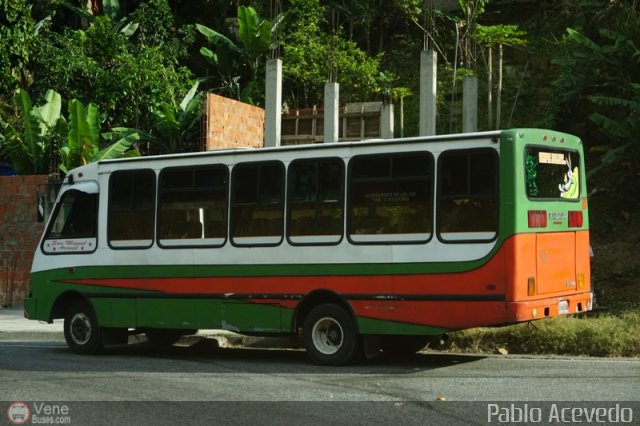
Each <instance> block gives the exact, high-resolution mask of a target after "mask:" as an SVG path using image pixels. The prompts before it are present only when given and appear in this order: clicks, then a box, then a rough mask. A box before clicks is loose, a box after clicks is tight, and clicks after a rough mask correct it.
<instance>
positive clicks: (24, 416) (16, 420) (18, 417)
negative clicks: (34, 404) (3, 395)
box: [7, 401, 31, 425]
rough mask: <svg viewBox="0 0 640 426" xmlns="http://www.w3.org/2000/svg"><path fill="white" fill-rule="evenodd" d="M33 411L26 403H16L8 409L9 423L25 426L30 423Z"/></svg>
mask: <svg viewBox="0 0 640 426" xmlns="http://www.w3.org/2000/svg"><path fill="white" fill-rule="evenodd" d="M30 416H31V410H30V409H29V406H28V405H27V404H26V403H24V402H20V401H17V402H14V403H12V404H11V405H9V408H7V417H8V418H9V422H10V423H11V424H14V425H23V424H25V423H27V422H28V421H29V417H30Z"/></svg>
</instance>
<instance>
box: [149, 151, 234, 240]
mask: <svg viewBox="0 0 640 426" xmlns="http://www.w3.org/2000/svg"><path fill="white" fill-rule="evenodd" d="M209 169H222V170H224V172H225V179H226V183H225V199H226V202H227V205H226V208H225V219H224V223H225V228H226V232H225V237H224V239H223V241H222V242H220V243H216V244H189V242H190V241H193V240H194V239H189V238H184V239H183V240H184V241H185V242H186V243H185V244H175V245H173V244H171V245H166V244H162V240H163V239H162V238H160V218H161V215H160V209H161V201H162V188H161V183H162V174H163V173H165V171H169V172H171V171H176V170H182V171H186V170H190V171H191V172H192V173H194V172H196V171H198V170H209ZM230 176H231V173H230V171H229V167H228V166H227V165H226V164H223V163H217V164H198V165H195V166H172V167H165V168H162V169H161V170H160V171H159V172H158V176H157V183H156V203H155V204H156V213H155V220H156V223H155V237H156V238H155V240H156V242H157V245H158V247H160V248H162V249H168V250H171V249H181V248H182V249H183V248H220V247H224V246H225V244H227V241H229V239H230V236H229V233H230V229H229V214H230V202H231V201H230V198H229V192H230V186H231V185H230V183H231V179H230ZM203 226H204V224H203ZM204 240H206V238H204Z"/></svg>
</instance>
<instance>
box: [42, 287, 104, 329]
mask: <svg viewBox="0 0 640 426" xmlns="http://www.w3.org/2000/svg"><path fill="white" fill-rule="evenodd" d="M78 301H85V302H87V303H88V304H89V305H90V306H91V308H92V309H93V310H94V313H95V309H94V308H93V304H92V303H91V300H89V298H88V297H87V296H85V295H84V294H82V293H80V292H79V291H77V290H69V291H65V292H64V293H62V294H61V295H59V296H58V297H57V298H56V301H55V302H53V306H52V307H51V313H50V314H49V321H50V322H51V321H53V320H54V319H59V318H64V316H65V314H66V312H67V310H68V309H69V307H70V306H71V305H73V304H74V303H76V302H78Z"/></svg>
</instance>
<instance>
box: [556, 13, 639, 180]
mask: <svg viewBox="0 0 640 426" xmlns="http://www.w3.org/2000/svg"><path fill="white" fill-rule="evenodd" d="M638 22H640V19H639V20H638ZM599 36H600V39H601V41H600V42H599V43H598V42H596V41H594V40H592V39H591V38H589V37H587V36H586V35H585V34H583V33H581V32H579V31H576V30H574V29H571V28H569V29H567V34H566V38H565V40H564V43H565V45H566V46H567V50H568V52H567V54H566V55H565V56H564V57H562V58H559V59H558V60H556V61H555V62H556V64H557V65H558V66H559V67H560V72H559V74H558V77H557V78H556V80H555V81H554V82H553V87H554V89H555V97H556V102H557V104H558V105H557V108H560V107H564V108H567V107H568V106H570V105H572V104H574V103H577V102H583V101H585V100H590V101H591V104H590V107H589V108H588V109H587V113H588V117H589V118H590V119H591V121H592V122H594V123H595V124H596V125H597V126H598V129H599V131H600V132H601V133H602V134H603V135H604V136H605V137H606V138H607V143H606V144H607V145H608V147H609V150H608V151H607V152H606V153H605V154H604V155H603V156H602V157H601V159H600V164H599V165H598V166H596V167H594V168H592V169H591V170H590V172H589V176H592V175H594V174H595V173H597V172H598V171H599V170H601V169H602V167H605V166H607V165H610V164H613V163H616V162H618V161H620V159H622V158H623V156H624V153H625V151H626V150H627V148H628V147H630V146H632V144H637V135H638V133H639V132H640V84H639V83H638V81H637V78H638V75H640V48H638V46H636V44H635V43H636V42H637V41H638V40H640V30H638V29H637V28H636V29H632V33H631V34H622V33H620V32H618V31H613V30H609V29H607V28H601V29H600V30H599ZM556 111H557V110H556ZM556 116H557V117H562V114H561V113H560V112H559V111H557V114H556Z"/></svg>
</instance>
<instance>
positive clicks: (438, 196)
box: [434, 147, 502, 244]
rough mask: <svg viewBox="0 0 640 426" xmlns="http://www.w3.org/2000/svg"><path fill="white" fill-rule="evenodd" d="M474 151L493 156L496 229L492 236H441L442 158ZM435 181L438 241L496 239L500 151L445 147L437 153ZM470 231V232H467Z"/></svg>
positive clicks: (455, 242) (461, 242) (451, 242)
mask: <svg viewBox="0 0 640 426" xmlns="http://www.w3.org/2000/svg"><path fill="white" fill-rule="evenodd" d="M475 152H490V153H491V154H492V157H493V162H494V166H495V170H496V174H495V178H494V179H495V181H494V184H495V196H496V208H497V214H496V222H495V225H496V230H495V232H494V233H493V236H492V237H491V238H465V239H447V238H443V236H442V232H440V223H441V221H442V218H441V209H440V207H441V206H442V199H443V194H442V182H443V173H444V170H443V167H442V158H443V157H445V158H446V157H447V155H449V154H456V153H457V154H460V153H462V154H465V153H466V154H472V153H475ZM437 176H438V179H437V182H436V205H435V219H436V221H435V229H434V233H435V234H436V236H437V238H438V241H440V242H441V243H442V244H487V243H492V242H494V241H497V240H498V238H499V236H500V212H501V210H502V209H501V205H500V152H499V151H498V150H497V149H494V148H490V147H480V148H454V149H447V150H444V151H442V152H440V153H439V154H438V171H437ZM469 233H471V232H469Z"/></svg>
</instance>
